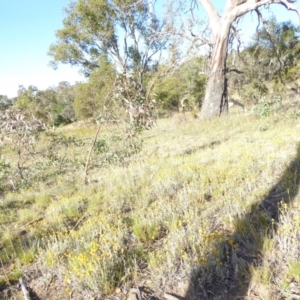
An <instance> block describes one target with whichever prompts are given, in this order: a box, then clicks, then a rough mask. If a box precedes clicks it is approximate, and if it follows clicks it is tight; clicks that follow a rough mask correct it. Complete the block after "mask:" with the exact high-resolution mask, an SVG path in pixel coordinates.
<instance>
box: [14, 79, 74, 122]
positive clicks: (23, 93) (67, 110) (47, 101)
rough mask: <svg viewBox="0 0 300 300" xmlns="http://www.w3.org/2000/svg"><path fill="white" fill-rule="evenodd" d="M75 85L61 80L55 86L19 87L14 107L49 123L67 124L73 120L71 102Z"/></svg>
mask: <svg viewBox="0 0 300 300" xmlns="http://www.w3.org/2000/svg"><path fill="white" fill-rule="evenodd" d="M74 97H75V87H74V86H71V85H70V84H69V83H67V82H61V83H59V85H58V86H57V87H53V88H48V89H46V90H38V88H37V87H35V86H29V87H28V88H27V89H26V88H25V87H23V86H20V87H19V91H18V97H17V99H16V103H15V105H14V107H15V108H16V109H21V110H22V111H23V112H26V113H29V114H32V115H34V116H35V117H36V118H38V119H40V120H43V121H44V122H46V123H47V124H49V125H55V126H58V125H61V124H68V123H70V122H71V121H72V120H74V117H75V115H74V111H73V108H72V106H71V105H72V103H73V101H74Z"/></svg>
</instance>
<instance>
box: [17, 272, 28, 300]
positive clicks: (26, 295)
mask: <svg viewBox="0 0 300 300" xmlns="http://www.w3.org/2000/svg"><path fill="white" fill-rule="evenodd" d="M19 283H20V286H21V290H22V292H23V295H24V299H25V300H30V296H29V292H28V290H27V289H26V286H25V284H24V282H23V278H22V277H21V278H20V279H19Z"/></svg>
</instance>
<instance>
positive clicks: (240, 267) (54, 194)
mask: <svg viewBox="0 0 300 300" xmlns="http://www.w3.org/2000/svg"><path fill="white" fill-rule="evenodd" d="M91 128H92V127H88V128H83V129H82V128H76V127H74V125H72V127H70V128H64V129H63V131H64V132H65V133H66V134H67V136H68V135H69V136H74V134H75V133H76V134H78V137H77V138H78V139H82V140H84V141H85V144H82V145H81V146H80V147H78V145H77V146H76V145H75V144H73V145H69V146H68V153H69V154H70V155H71V156H72V157H75V158H76V159H77V160H79V158H81V157H84V156H85V154H87V153H88V148H89V145H90V143H88V142H86V140H87V139H89V138H91V137H92V134H91V132H93V130H91ZM299 128H300V123H299V120H298V119H296V118H286V117H283V116H281V115H279V116H278V115H273V114H272V115H271V116H268V117H265V118H258V117H255V116H253V115H248V116H247V115H235V116H229V117H225V118H220V119H217V120H213V121H201V122H200V121H191V122H183V123H180V124H176V123H174V122H172V121H171V120H169V119H165V120H160V121H159V122H158V124H157V126H156V127H155V128H154V129H153V130H151V131H147V132H145V133H144V134H143V137H142V138H143V148H142V150H141V151H140V152H139V153H136V154H134V155H131V156H130V158H128V160H127V163H126V164H125V165H111V164H107V165H105V167H102V168H99V167H97V165H95V167H94V168H93V169H91V170H90V174H89V176H90V184H89V185H84V184H83V168H81V167H80V163H78V167H76V168H71V169H70V170H71V171H70V172H63V170H61V172H60V173H58V174H57V175H56V176H51V177H47V178H45V180H43V181H38V180H37V181H36V184H35V185H34V187H26V188H22V189H21V190H19V191H18V192H17V191H11V192H7V193H6V194H5V195H4V196H2V198H1V200H0V262H1V265H0V290H1V289H2V290H6V289H9V287H10V286H11V285H12V284H13V283H14V282H15V281H16V278H18V277H19V276H21V274H23V275H24V276H25V275H26V274H32V273H35V274H43V275H41V276H42V277H43V276H44V277H45V278H48V277H47V276H52V277H51V278H52V280H53V281H55V282H56V284H59V285H60V294H59V297H58V295H55V294H54V295H52V296H51V297H52V299H69V298H70V296H72V297H73V298H74V299H83V295H84V297H90V298H92V297H94V299H105V298H107V299H109V295H111V294H114V293H123V294H126V293H127V292H126V291H128V289H130V288H131V287H140V288H141V291H144V294H143V297H144V298H145V299H148V298H149V299H150V296H149V295H150V294H151V295H155V296H156V297H157V298H159V299H162V297H163V293H164V291H168V292H171V293H175V294H178V295H179V296H182V297H186V299H199V298H197V297H199V295H201V297H202V298H201V299H206V298H207V299H209V298H211V299H213V298H214V297H219V298H218V299H235V298H237V299H238V298H239V299H241V298H244V299H246V298H247V299H258V298H255V297H259V298H260V299H266V300H267V299H288V298H289V297H290V299H293V295H296V294H297V293H298V292H299V291H300V285H299V282H300V264H299V258H300V238H299V232H300V218H299V215H300V198H299V195H298V188H299V187H298V186H299V174H298V171H300V167H299V165H300V150H299V142H300V137H299ZM105 134H106V133H105ZM100 139H101V137H100ZM58 151H62V150H58ZM33 270H34V271H33ZM16 274H17V275H16ZM47 274H48V275H47ZM49 274H50V275H49ZM51 274H52V275H51ZM26 276H27V277H26V278H27V279H28V281H29V284H30V282H32V285H31V288H32V289H34V288H36V290H39V291H40V294H39V297H40V298H41V299H47V293H46V290H45V289H44V290H43V288H42V287H41V283H40V281H36V279H35V277H34V276H32V277H30V275H26ZM30 280H31V281H30ZM50 281H51V280H50ZM33 283H35V284H36V285H35V286H34V285H33ZM39 284H40V285H39ZM50 285H51V284H50ZM182 286H184V288H182V289H180V287H182ZM146 291H148V292H146ZM220 291H222V292H220ZM43 293H44V294H43ZM220 293H221V294H220ZM147 295H148V296H147ZM48 296H49V294H48ZM56 296H57V297H56ZM55 297H56V298H55ZM147 297H148V298H147ZM144 298H143V299H144ZM48 299H49V298H48ZM216 299H217V298H216ZM295 299H296V298H295Z"/></svg>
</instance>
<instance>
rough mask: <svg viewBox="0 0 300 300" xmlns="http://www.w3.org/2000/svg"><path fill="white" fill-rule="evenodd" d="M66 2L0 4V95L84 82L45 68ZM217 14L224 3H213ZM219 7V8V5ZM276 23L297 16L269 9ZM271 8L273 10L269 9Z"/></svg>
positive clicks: (63, 70) (247, 26)
mask: <svg viewBox="0 0 300 300" xmlns="http://www.w3.org/2000/svg"><path fill="white" fill-rule="evenodd" d="M187 1H188V0H187ZM69 2H70V0H0V38H1V44H0V94H2V95H7V96H9V97H14V96H16V95H17V90H18V86H19V85H24V86H25V87H28V86H29V85H35V86H37V87H38V88H39V89H46V88H47V87H49V86H53V85H57V84H58V83H59V82H60V81H69V82H70V83H75V82H76V81H82V80H84V78H83V77H82V76H81V75H80V74H79V73H78V69H76V68H72V67H70V66H66V65H61V64H60V65H59V68H58V70H53V69H52V68H51V67H49V66H48V64H49V61H50V57H49V56H48V55H47V52H48V49H49V46H50V44H51V43H54V42H55V40H56V39H55V31H56V30H57V29H60V28H62V20H63V17H64V13H63V8H64V7H66V6H67V5H68V3H69ZM213 2H215V3H217V5H218V8H219V9H220V11H221V8H222V6H224V5H223V3H225V0H223V1H221V0H215V1H213ZM221 3H222V5H221ZM271 8H272V10H273V11H274V12H275V15H276V17H277V18H278V20H279V21H286V20H289V19H292V20H293V21H294V22H297V20H298V19H297V16H296V14H295V13H293V12H288V11H287V10H285V9H284V8H283V7H282V6H279V5H271ZM273 8H274V9H273ZM242 24H243V31H242V33H243V34H244V37H245V38H247V39H249V35H251V34H252V32H253V30H254V29H255V27H256V24H257V18H256V16H255V15H253V17H252V19H251V16H248V17H246V18H245V20H244V21H243V23H242Z"/></svg>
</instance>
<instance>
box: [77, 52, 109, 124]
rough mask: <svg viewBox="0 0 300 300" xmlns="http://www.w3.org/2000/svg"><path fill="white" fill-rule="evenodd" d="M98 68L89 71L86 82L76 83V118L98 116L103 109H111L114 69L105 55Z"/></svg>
mask: <svg viewBox="0 0 300 300" xmlns="http://www.w3.org/2000/svg"><path fill="white" fill-rule="evenodd" d="M99 65H100V66H99V68H98V69H97V70H95V71H94V72H92V73H91V75H90V77H89V81H88V82H87V83H81V84H78V85H77V89H76V97H75V100H74V103H73V108H74V111H75V115H76V117H77V119H87V118H96V117H98V115H99V113H100V111H103V109H106V110H107V109H111V105H112V101H111V99H112V97H113V94H112V92H113V88H114V77H115V70H114V67H113V65H112V64H111V63H110V62H108V61H107V59H106V58H105V57H103V56H102V57H101V58H100V61H99Z"/></svg>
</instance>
